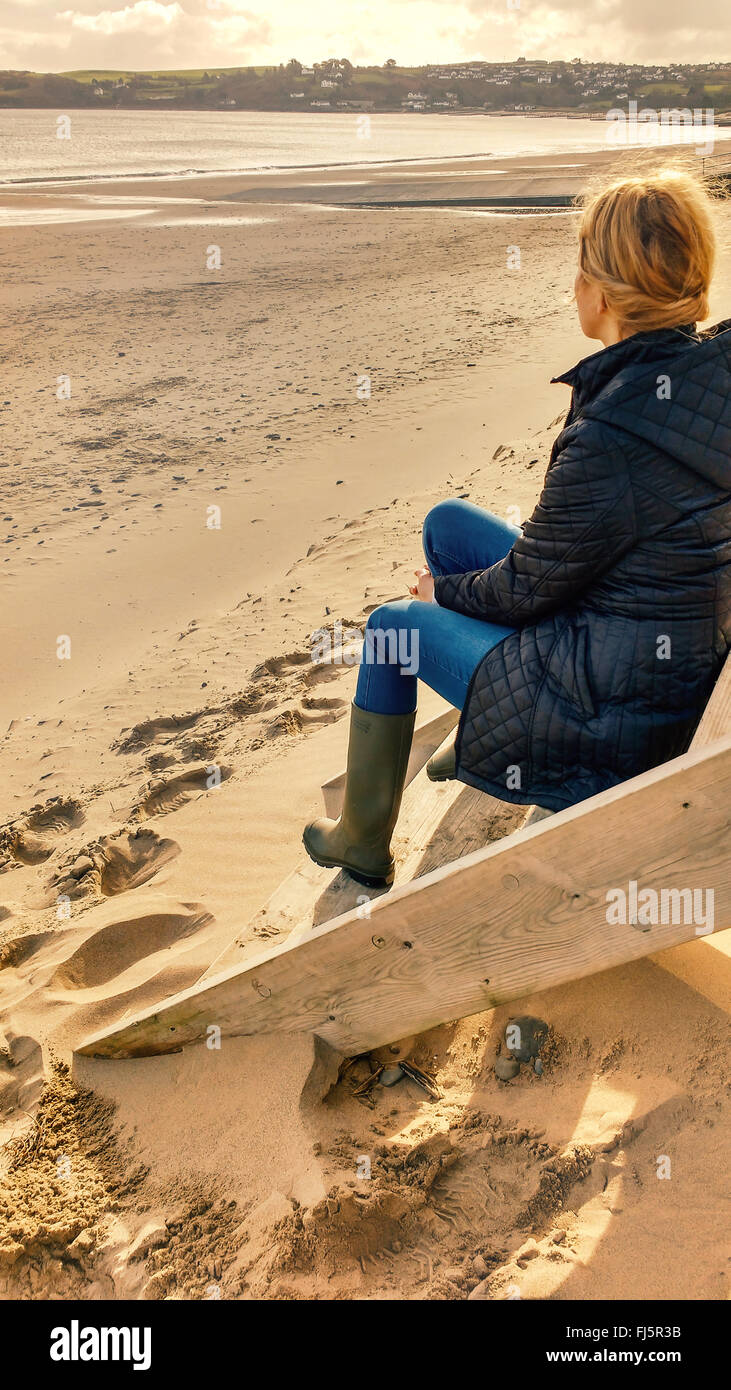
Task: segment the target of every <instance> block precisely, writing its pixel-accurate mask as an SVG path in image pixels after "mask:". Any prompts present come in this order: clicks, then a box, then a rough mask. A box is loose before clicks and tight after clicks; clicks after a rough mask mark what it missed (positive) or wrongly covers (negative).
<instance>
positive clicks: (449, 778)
mask: <svg viewBox="0 0 731 1390" xmlns="http://www.w3.org/2000/svg"><path fill="white" fill-rule="evenodd" d="M426 775H427V777H428V778H429V781H430V782H456V781H457V778H456V777H455V775H454V773H453V772H450V773H449V774H448V775H445V776H444V777H435V776H433V774H432V773H431V772H429V771H427V774H426Z"/></svg>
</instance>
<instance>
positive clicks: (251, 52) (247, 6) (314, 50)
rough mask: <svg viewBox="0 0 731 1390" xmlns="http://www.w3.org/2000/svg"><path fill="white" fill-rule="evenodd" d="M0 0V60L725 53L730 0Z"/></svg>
mask: <svg viewBox="0 0 731 1390" xmlns="http://www.w3.org/2000/svg"><path fill="white" fill-rule="evenodd" d="M67 3H68V0H60V2H59V0H2V16H1V17H0V67H2V68H3V69H8V68H10V69H13V68H28V69H32V70H34V71H36V72H64V71H73V70H74V69H88V68H99V69H115V68H129V69H138V70H145V69H154V68H200V67H211V66H222V67H246V66H249V65H252V64H258V63H281V62H284V63H286V62H287V61H288V59H290V58H299V59H300V61H301V62H303V63H312V62H315V61H318V60H321V59H324V58H330V57H338V58H350V60H351V62H352V63H356V64H359V63H360V64H366V63H384V62H385V61H386V59H387V58H395V59H396V61H397V62H398V63H403V64H405V65H410V64H421V63H429V62H457V61H467V60H469V59H480V58H482V59H485V60H487V61H494V62H499V61H511V60H513V59H515V58H518V57H522V56H525V57H527V58H547V59H551V58H563V59H571V58H582V59H585V60H586V59H588V60H591V59H594V60H595V59H598V58H603V59H610V60H614V61H625V62H641V63H672V62H690V63H694V62H703V61H705V60H707V59H715V60H720V59H730V60H731V3H730V0H693V3H692V4H690V3H689V0H309V3H308V2H307V0H265V2H264V0H262V3H258V0H106V3H105V0H71V8H65V4H67Z"/></svg>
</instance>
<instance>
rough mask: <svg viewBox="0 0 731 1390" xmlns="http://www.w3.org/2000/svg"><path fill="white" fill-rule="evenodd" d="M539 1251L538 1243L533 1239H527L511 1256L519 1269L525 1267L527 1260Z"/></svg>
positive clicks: (538, 1253) (533, 1257)
mask: <svg viewBox="0 0 731 1390" xmlns="http://www.w3.org/2000/svg"><path fill="white" fill-rule="evenodd" d="M540 1253H541V1247H540V1246H539V1245H538V1243H537V1242H536V1241H535V1240H527V1241H526V1242H525V1245H521V1247H520V1250H518V1251H516V1253H515V1255H514V1257H513V1258H514V1260H515V1263H516V1264H517V1265H518V1267H519V1269H525V1266H526V1265H527V1263H528V1261H529V1260H534V1259H535V1258H536V1256H537V1255H540Z"/></svg>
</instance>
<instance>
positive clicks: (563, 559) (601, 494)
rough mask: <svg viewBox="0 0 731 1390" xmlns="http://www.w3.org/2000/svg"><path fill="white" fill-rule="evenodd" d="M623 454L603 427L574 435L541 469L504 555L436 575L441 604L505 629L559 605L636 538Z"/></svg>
mask: <svg viewBox="0 0 731 1390" xmlns="http://www.w3.org/2000/svg"><path fill="white" fill-rule="evenodd" d="M636 527H637V522H636V515H635V501H634V496H633V490H632V483H631V480H630V475H629V470H628V466H627V458H626V455H625V454H624V452H623V451H622V450H621V449H620V448H619V447H618V445H617V442H616V437H615V438H614V439H610V440H607V437H606V434H605V432H604V431H603V430H601V429H588V430H587V429H584V430H582V431H581V433H580V434H579V433H578V432H577V433H576V434H575V436H574V438H573V440H572V441H571V442H570V443H568V444H567V445H566V446H565V447H564V448H563V449H562V450H561V453H560V454H559V455H558V457H557V459H556V461H555V463H553V464H552V465H551V466H550V467H549V470H548V472H547V474H546V478H545V481H544V484H543V491H542V493H541V496H540V499H539V501H538V504H537V506H536V508H535V511H534V512H533V514H532V516H531V517H530V518H529V519H528V521H526V522H525V526H524V533H523V535H522V536H518V537H517V538H516V540H515V541H514V543H513V545H512V547H511V549H510V550H509V552H508V554H507V555H506V556H505V558H504V559H503V560H499V561H498V562H497V564H495V565H492V566H491V567H490V568H489V569H486V570H475V571H473V572H472V573H469V574H448V575H441V576H439V577H437V578H436V580H435V585H434V591H435V596H436V599H437V602H438V603H439V604H440V605H441V607H442V608H452V609H454V610H455V612H457V613H466V614H467V615H468V616H469V617H472V618H482V619H483V620H485V621H488V622H493V623H503V624H505V625H508V626H511V627H520V626H522V625H526V624H530V623H535V622H537V621H538V620H539V619H540V618H542V617H544V616H545V615H546V614H548V613H552V612H555V611H557V610H558V609H561V608H565V607H567V606H568V605H569V604H571V603H572V602H574V601H575V600H577V599H578V598H579V596H580V595H581V593H582V592H583V591H584V590H585V589H587V588H588V587H589V585H590V584H593V583H595V582H596V581H597V580H598V579H600V578H601V576H602V575H603V574H606V572H607V570H609V569H611V568H612V566H613V565H615V564H616V563H617V561H618V560H619V559H621V557H622V555H624V554H626V552H627V551H628V550H630V549H631V547H632V545H633V544H634V542H635V540H636V533H637V532H636Z"/></svg>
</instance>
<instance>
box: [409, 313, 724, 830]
mask: <svg viewBox="0 0 731 1390" xmlns="http://www.w3.org/2000/svg"><path fill="white" fill-rule="evenodd" d="M556 380H558V381H563V382H566V383H567V384H569V385H570V386H572V387H573V397H572V403H571V409H570V411H569V415H568V418H567V420H566V423H565V425H564V428H563V430H562V431H561V434H560V435H559V436H558V438H557V440H556V442H555V444H554V446H553V450H552V453H551V458H550V462H549V465H548V471H547V473H546V477H545V481H544V485H543V491H542V493H541V497H540V500H539V502H538V505H537V507H536V508H535V511H534V512H533V514H532V516H531V517H530V519H529V520H528V521H526V522H525V524H524V528H523V534H522V535H521V536H519V537H518V539H517V540H516V541H515V543H514V545H513V547H512V549H511V550H510V552H509V554H508V555H507V556H506V557H505V559H504V560H501V561H499V563H498V564H496V565H493V566H491V568H490V569H487V570H481V571H477V572H475V573H472V574H454V575H444V576H441V577H440V578H437V579H436V598H437V601H438V603H440V604H441V605H442V606H443V607H445V608H452V609H455V610H456V611H457V612H459V613H467V614H469V615H470V616H472V617H475V618H482V619H485V620H487V621H489V622H496V623H503V624H507V625H509V626H512V627H515V628H516V629H517V631H516V632H515V633H513V634H512V635H511V636H510V637H507V638H506V639H505V640H504V641H503V642H501V643H500V645H499V646H497V647H494V648H493V649H492V651H490V652H488V654H487V656H485V657H484V659H483V660H482V661H481V662H480V664H479V666H478V667H477V669H476V670H475V672H474V674H473V676H472V680H471V683H470V688H469V692H468V695H467V700H466V703H465V707H464V709H463V711H462V717H461V719H460V724H459V729H458V733H457V775H458V777H459V778H460V779H461V781H463V782H467V783H469V784H470V785H471V786H475V787H480V788H481V789H482V790H484V791H488V792H491V793H492V794H493V795H494V796H496V797H499V798H500V799H501V800H503V801H514V802H523V803H530V802H537V803H538V804H539V805H542V806H547V807H550V808H551V809H552V810H560V809H561V808H562V807H564V806H571V805H573V804H574V803H575V802H577V801H582V800H583V799H584V798H585V797H588V796H593V795H594V794H595V793H596V792H600V791H602V790H604V789H605V788H606V787H611V786H614V785H615V784H616V783H617V782H622V781H624V780H625V779H626V778H628V777H633V776H635V775H636V774H637V773H640V772H643V771H644V770H645V769H646V768H650V767H654V766H655V765H656V764H657V763H660V762H664V761H665V760H666V759H668V758H673V757H676V756H677V755H678V754H679V753H681V752H683V751H684V750H685V749H686V748H687V746H688V743H689V742H690V739H691V737H692V734H693V730H694V728H695V725H696V723H697V722H698V719H699V716H700V714H701V712H702V710H703V706H704V704H705V703H706V701H707V699H708V696H709V694H710V692H711V689H712V687H713V683H714V681H715V679H716V677H717V675H718V673H719V670H720V668H721V666H722V664H723V660H724V657H725V654H726V652H727V650H728V648H729V646H730V645H731V320H727V321H726V322H725V323H722V324H719V325H718V326H717V327H716V328H714V329H712V330H710V332H708V333H704V334H698V333H696V332H695V330H694V328H693V327H692V326H690V327H688V328H682V329H670V330H661V331H659V332H654V333H638V334H635V335H634V336H633V337H631V338H628V339H626V340H625V341H623V342H621V343H617V344H615V345H614V346H612V347H608V348H604V349H603V350H602V351H601V352H597V353H595V354H594V355H593V356H591V357H587V358H585V359H584V361H582V362H580V363H579V364H578V366H577V367H574V368H573V370H572V371H570V372H567V373H566V374H565V375H564V376H561V377H557V378H556Z"/></svg>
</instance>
